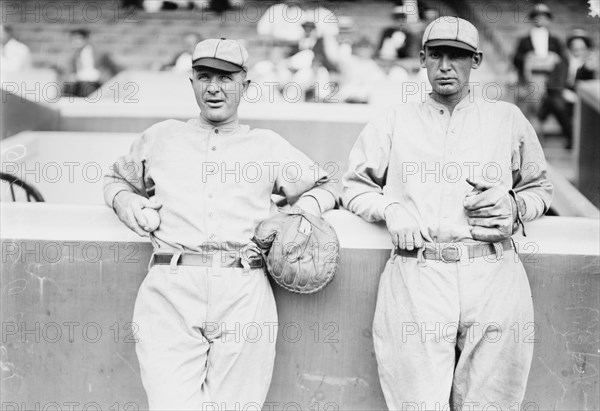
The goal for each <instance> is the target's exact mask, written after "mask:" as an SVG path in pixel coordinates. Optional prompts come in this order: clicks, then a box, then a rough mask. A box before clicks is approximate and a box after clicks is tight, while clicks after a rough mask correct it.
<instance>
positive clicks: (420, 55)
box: [419, 50, 426, 68]
mask: <svg viewBox="0 0 600 411" xmlns="http://www.w3.org/2000/svg"><path fill="white" fill-rule="evenodd" d="M419 62H420V63H421V68H426V67H425V50H421V51H420V52H419Z"/></svg>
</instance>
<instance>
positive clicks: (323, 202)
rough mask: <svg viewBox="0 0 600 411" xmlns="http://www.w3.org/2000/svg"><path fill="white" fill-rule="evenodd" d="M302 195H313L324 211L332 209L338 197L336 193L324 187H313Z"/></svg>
mask: <svg viewBox="0 0 600 411" xmlns="http://www.w3.org/2000/svg"><path fill="white" fill-rule="evenodd" d="M302 197H312V198H314V199H315V201H316V202H317V203H318V204H319V208H320V209H321V212H322V213H324V212H325V211H327V210H332V209H334V208H335V206H336V204H337V198H336V196H335V194H334V193H332V192H331V191H329V190H326V189H323V188H313V189H311V190H310V191H307V192H306V193H304V194H303V195H302V196H301V198H302Z"/></svg>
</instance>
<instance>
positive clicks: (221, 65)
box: [192, 57, 246, 73]
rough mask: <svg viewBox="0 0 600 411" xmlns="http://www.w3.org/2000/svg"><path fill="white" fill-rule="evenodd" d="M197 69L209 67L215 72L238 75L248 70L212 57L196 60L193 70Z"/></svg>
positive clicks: (193, 63)
mask: <svg viewBox="0 0 600 411" xmlns="http://www.w3.org/2000/svg"><path fill="white" fill-rule="evenodd" d="M196 67H208V68H213V69H215V70H221V71H225V72H227V73H237V72H238V71H245V70H246V69H245V68H244V67H242V66H238V65H237V64H233V63H230V62H228V61H225V60H219V59H215V58H210V57H204V58H200V59H196V60H194V61H193V62H192V68H196Z"/></svg>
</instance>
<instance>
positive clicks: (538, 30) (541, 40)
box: [513, 3, 568, 139]
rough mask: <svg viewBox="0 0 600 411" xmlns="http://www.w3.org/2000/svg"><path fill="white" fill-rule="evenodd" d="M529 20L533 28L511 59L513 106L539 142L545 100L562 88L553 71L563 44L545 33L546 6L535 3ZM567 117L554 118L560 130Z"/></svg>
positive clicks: (549, 16)
mask: <svg viewBox="0 0 600 411" xmlns="http://www.w3.org/2000/svg"><path fill="white" fill-rule="evenodd" d="M529 19H530V20H531V22H532V23H533V27H532V28H531V29H530V31H529V33H528V35H527V36H525V37H522V38H521V39H520V40H519V43H518V46H517V50H516V53H515V55H514V58H513V63H514V65H515V67H516V69H517V72H518V76H519V82H518V87H517V105H518V106H519V108H520V109H521V110H522V111H523V113H524V114H525V116H527V118H528V119H529V120H530V121H531V124H532V125H533V126H534V128H535V129H536V131H537V133H538V136H539V137H540V138H541V139H543V138H544V133H543V129H542V127H541V121H543V119H544V118H545V117H546V116H547V115H548V114H547V110H548V105H547V104H548V103H547V100H548V99H547V98H548V97H549V96H550V97H552V96H554V95H557V94H560V93H561V90H562V88H563V87H564V82H563V81H561V80H560V76H558V75H556V72H555V69H556V68H557V67H560V66H561V65H563V64H565V61H566V57H565V48H564V45H563V42H562V41H561V40H560V39H559V38H558V37H556V36H554V35H552V34H551V33H550V32H549V30H548V26H549V25H550V22H551V20H552V12H551V11H550V9H549V8H548V6H546V5H545V4H542V3H540V4H536V5H535V6H534V8H533V9H532V10H531V12H530V13H529ZM553 73H554V74H553ZM540 97H541V98H540ZM544 105H545V107H544ZM567 117H568V116H567V115H566V114H559V118H557V119H558V120H559V122H561V125H563V130H565V128H566V127H567V123H566V122H565V119H566V118H567Z"/></svg>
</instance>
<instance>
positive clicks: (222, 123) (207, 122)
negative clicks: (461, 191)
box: [200, 114, 239, 129]
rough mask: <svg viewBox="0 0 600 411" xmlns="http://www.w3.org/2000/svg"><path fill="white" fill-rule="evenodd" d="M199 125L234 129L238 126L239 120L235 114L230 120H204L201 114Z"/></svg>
mask: <svg viewBox="0 0 600 411" xmlns="http://www.w3.org/2000/svg"><path fill="white" fill-rule="evenodd" d="M200 125H201V126H206V127H225V128H231V129H235V128H237V127H238V126H239V120H238V116H237V114H236V115H235V116H233V117H232V118H230V119H228V120H224V121H211V120H209V119H207V118H204V117H203V116H202V114H200Z"/></svg>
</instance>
